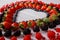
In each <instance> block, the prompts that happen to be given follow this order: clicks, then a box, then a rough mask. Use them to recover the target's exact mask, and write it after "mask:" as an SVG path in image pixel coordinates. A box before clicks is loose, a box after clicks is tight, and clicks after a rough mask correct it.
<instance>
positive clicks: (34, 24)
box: [28, 20, 36, 28]
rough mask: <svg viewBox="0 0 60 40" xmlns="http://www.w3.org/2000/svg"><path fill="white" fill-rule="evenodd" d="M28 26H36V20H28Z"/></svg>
mask: <svg viewBox="0 0 60 40" xmlns="http://www.w3.org/2000/svg"><path fill="white" fill-rule="evenodd" d="M28 26H29V27H31V28H34V26H36V22H35V21H33V20H29V21H28Z"/></svg>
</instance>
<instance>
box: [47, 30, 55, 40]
mask: <svg viewBox="0 0 60 40" xmlns="http://www.w3.org/2000/svg"><path fill="white" fill-rule="evenodd" d="M47 36H48V38H50V39H51V38H55V32H54V31H50V30H49V31H48V32H47Z"/></svg>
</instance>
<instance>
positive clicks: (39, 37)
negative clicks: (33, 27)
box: [35, 32, 42, 40]
mask: <svg viewBox="0 0 60 40" xmlns="http://www.w3.org/2000/svg"><path fill="white" fill-rule="evenodd" d="M35 37H36V38H37V39H38V40H41V39H42V35H41V33H39V32H36V35H35Z"/></svg>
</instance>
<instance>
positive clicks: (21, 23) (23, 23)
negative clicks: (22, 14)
mask: <svg viewBox="0 0 60 40" xmlns="http://www.w3.org/2000/svg"><path fill="white" fill-rule="evenodd" d="M19 26H20V27H21V28H27V22H25V21H22V22H20V24H19Z"/></svg>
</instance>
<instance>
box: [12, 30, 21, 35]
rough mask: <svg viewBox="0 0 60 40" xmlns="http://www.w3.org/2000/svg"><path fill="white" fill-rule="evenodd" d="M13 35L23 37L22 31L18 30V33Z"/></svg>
mask: <svg viewBox="0 0 60 40" xmlns="http://www.w3.org/2000/svg"><path fill="white" fill-rule="evenodd" d="M13 35H14V36H20V35H21V31H20V30H17V31H15V32H14V34H13Z"/></svg>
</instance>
